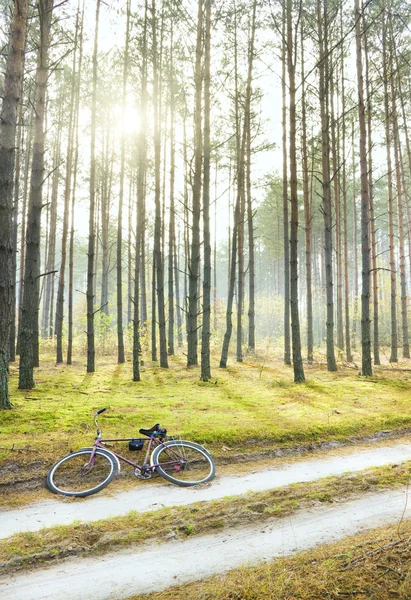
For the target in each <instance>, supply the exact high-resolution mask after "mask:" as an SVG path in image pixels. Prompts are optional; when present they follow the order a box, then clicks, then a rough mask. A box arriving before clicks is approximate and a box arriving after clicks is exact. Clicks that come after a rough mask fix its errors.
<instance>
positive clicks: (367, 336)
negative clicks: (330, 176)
mask: <svg viewBox="0 0 411 600" xmlns="http://www.w3.org/2000/svg"><path fill="white" fill-rule="evenodd" d="M355 41H356V50H357V83H358V118H359V122H360V165H361V254H362V276H361V280H362V291H361V346H362V374H363V375H372V363H371V331H370V329H371V327H370V323H371V322H370V240H369V213H368V209H369V199H368V165H367V132H366V121H365V105H364V82H363V67H362V45H361V11H360V2H359V0H355Z"/></svg>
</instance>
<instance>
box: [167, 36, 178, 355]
mask: <svg viewBox="0 0 411 600" xmlns="http://www.w3.org/2000/svg"><path fill="white" fill-rule="evenodd" d="M173 51H174V48H173V26H172V25H171V42H170V77H171V81H170V222H169V227H168V354H169V355H170V356H171V355H173V354H174V321H175V318H174V317H175V301H174V300H175V298H174V248H175V243H176V240H175V236H176V233H175V206H174V187H175V185H174V183H175V171H176V164H175V152H176V149H175V140H174V134H175V131H174V129H175V114H174V113H175V109H174V104H175V101H174V87H175V79H174V64H173Z"/></svg>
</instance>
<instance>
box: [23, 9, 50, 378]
mask: <svg viewBox="0 0 411 600" xmlns="http://www.w3.org/2000/svg"><path fill="white" fill-rule="evenodd" d="M38 10H39V19H40V46H39V50H38V57H37V70H36V92H35V130H34V144H33V161H32V169H31V183H30V196H29V209H28V219H27V232H26V260H25V267H24V292H23V305H22V322H21V334H20V369H19V389H32V388H33V387H34V377H33V369H34V365H35V360H36V347H37V346H38V337H37V336H38V310H39V277H40V238H41V210H42V204H43V200H42V189H43V181H44V143H45V133H44V117H45V106H46V89H47V76H48V63H49V46H50V28H51V17H52V10H53V0H40V2H39V3H38Z"/></svg>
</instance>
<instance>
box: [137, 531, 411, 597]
mask: <svg viewBox="0 0 411 600" xmlns="http://www.w3.org/2000/svg"><path fill="white" fill-rule="evenodd" d="M410 540H411V521H405V522H403V523H402V524H401V530H400V531H399V530H398V527H397V526H391V527H379V528H378V529H375V530H372V531H367V532H366V533H362V534H358V535H355V536H351V537H348V538H346V539H344V540H342V541H340V542H337V543H334V544H329V545H323V546H319V547H317V548H314V549H312V550H309V551H306V552H302V553H299V554H297V555H296V556H293V557H287V558H281V559H278V560H276V561H274V562H270V563H263V564H261V565H259V566H257V567H249V568H246V567H244V568H240V569H236V570H233V571H230V572H229V573H227V574H224V575H219V576H215V577H212V578H209V579H206V580H202V581H198V582H194V583H190V584H186V585H182V586H175V587H171V588H169V589H168V590H165V591H164V592H158V593H152V594H144V595H138V596H133V597H130V598H129V599H128V600H266V599H267V598H272V599H275V600H319V599H326V600H342V599H354V598H355V599H360V600H389V599H390V598H393V599H394V598H397V599H399V600H409V598H411V574H410V566H411V544H410Z"/></svg>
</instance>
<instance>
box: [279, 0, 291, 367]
mask: <svg viewBox="0 0 411 600" xmlns="http://www.w3.org/2000/svg"><path fill="white" fill-rule="evenodd" d="M282 38H283V41H282V46H281V61H282V76H281V90H282V132H283V137H282V150H283V231H284V240H283V241H284V364H286V365H291V340H290V237H289V232H288V228H289V216H288V167H287V100H286V81H285V74H286V68H287V56H286V4H285V2H284V3H283V31H282Z"/></svg>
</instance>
